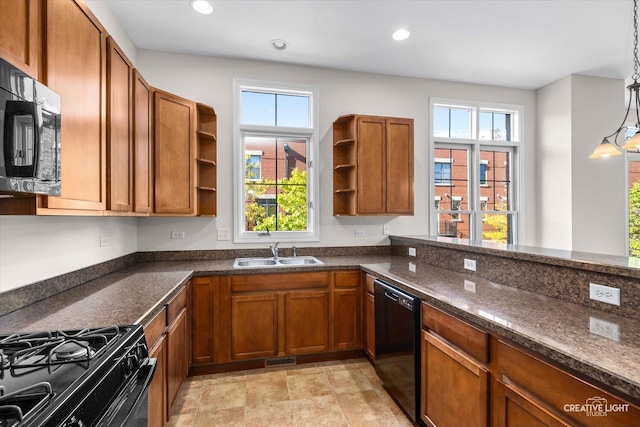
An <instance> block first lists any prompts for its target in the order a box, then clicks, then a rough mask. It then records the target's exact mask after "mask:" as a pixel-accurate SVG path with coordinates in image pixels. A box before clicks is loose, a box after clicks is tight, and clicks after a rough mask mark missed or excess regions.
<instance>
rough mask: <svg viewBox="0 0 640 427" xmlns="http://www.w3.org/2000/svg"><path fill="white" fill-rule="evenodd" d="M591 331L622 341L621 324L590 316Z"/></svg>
mask: <svg viewBox="0 0 640 427" xmlns="http://www.w3.org/2000/svg"><path fill="white" fill-rule="evenodd" d="M589 331H590V332H591V333H593V334H596V335H600V336H602V337H605V338H609V339H610V340H613V341H620V325H618V324H617V323H611V322H607V321H606V320H602V319H598V318H597V317H592V316H589Z"/></svg>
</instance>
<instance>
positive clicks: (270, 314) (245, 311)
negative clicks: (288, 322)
mask: <svg viewBox="0 0 640 427" xmlns="http://www.w3.org/2000/svg"><path fill="white" fill-rule="evenodd" d="M277 354H278V296H277V294H274V293H264V294H252V295H233V296H232V297H231V358H232V359H234V360H242V359H259V358H263V357H273V356H276V355H277Z"/></svg>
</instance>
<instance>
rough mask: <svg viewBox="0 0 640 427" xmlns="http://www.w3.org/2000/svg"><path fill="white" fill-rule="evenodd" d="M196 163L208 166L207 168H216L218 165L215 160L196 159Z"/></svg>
mask: <svg viewBox="0 0 640 427" xmlns="http://www.w3.org/2000/svg"><path fill="white" fill-rule="evenodd" d="M196 162H198V163H201V164H203V165H207V166H215V165H216V162H215V160H208V159H196Z"/></svg>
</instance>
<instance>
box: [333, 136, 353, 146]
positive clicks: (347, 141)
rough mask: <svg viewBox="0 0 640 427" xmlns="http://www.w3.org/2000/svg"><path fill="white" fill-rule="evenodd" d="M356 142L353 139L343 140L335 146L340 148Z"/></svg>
mask: <svg viewBox="0 0 640 427" xmlns="http://www.w3.org/2000/svg"><path fill="white" fill-rule="evenodd" d="M354 142H356V140H355V139H353V138H349V139H341V140H340V141H336V142H335V143H334V144H333V145H334V146H336V147H339V146H340V145H345V144H352V143H354Z"/></svg>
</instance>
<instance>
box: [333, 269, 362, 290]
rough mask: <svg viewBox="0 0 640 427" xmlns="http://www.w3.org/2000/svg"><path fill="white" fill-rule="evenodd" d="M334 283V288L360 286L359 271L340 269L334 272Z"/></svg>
mask: <svg viewBox="0 0 640 427" xmlns="http://www.w3.org/2000/svg"><path fill="white" fill-rule="evenodd" d="M334 284H335V286H336V288H353V287H356V286H360V271H341V272H338V273H335V276H334Z"/></svg>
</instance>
